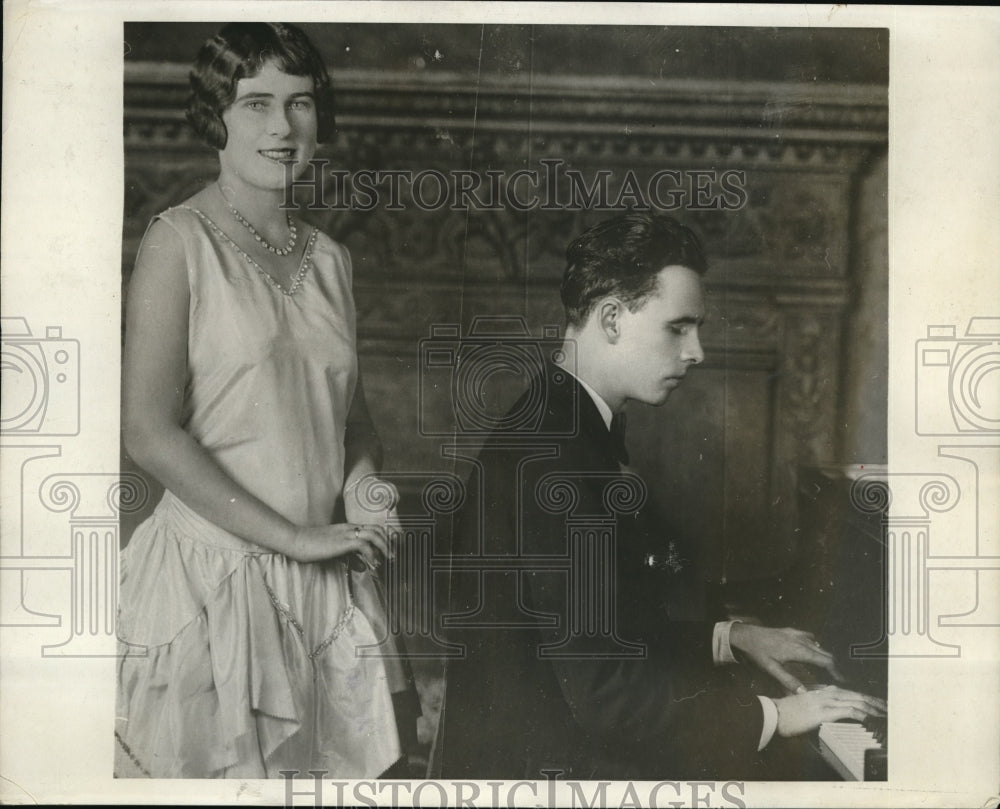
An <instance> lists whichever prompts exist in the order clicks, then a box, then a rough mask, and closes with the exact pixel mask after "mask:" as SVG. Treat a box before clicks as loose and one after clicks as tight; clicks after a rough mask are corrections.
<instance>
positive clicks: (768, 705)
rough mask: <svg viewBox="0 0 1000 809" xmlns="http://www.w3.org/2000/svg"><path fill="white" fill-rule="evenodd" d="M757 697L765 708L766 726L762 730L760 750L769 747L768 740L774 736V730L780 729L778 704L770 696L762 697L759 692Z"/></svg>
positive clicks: (758, 748)
mask: <svg viewBox="0 0 1000 809" xmlns="http://www.w3.org/2000/svg"><path fill="white" fill-rule="evenodd" d="M757 699H759V700H760V707H761V708H763V709H764V727H762V728H761V730H760V744H759V745H758V747H757V750H758V751H760V750H763V749H764V748H765V747H767V745H768V742H770V741H771V739H772V738H774V732H775V731H776V730H777V729H778V706H777V705H775V704H774V700H773V699H771V698H770V697H762V696H760V695H759V694H758V695H757Z"/></svg>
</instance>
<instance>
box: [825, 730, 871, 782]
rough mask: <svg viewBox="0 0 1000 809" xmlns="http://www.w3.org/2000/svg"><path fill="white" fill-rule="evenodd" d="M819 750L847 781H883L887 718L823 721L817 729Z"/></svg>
mask: <svg viewBox="0 0 1000 809" xmlns="http://www.w3.org/2000/svg"><path fill="white" fill-rule="evenodd" d="M819 751H820V754H821V755H822V756H823V758H824V759H825V760H826V761H827V763H829V764H830V766H831V767H833V768H834V769H835V770H836V771H837V772H838V773H839V774H840V776H841V777H842V778H843V779H844V780H846V781H884V780H886V778H887V767H886V720H885V719H884V718H883V719H870V720H868V721H867V722H866V723H865V724H864V725H862V724H860V723H858V722H824V723H823V724H822V725H820V728H819Z"/></svg>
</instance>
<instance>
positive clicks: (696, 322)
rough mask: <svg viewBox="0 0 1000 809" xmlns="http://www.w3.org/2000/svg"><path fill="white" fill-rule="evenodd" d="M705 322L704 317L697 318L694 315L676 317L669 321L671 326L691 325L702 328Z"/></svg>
mask: <svg viewBox="0 0 1000 809" xmlns="http://www.w3.org/2000/svg"><path fill="white" fill-rule="evenodd" d="M704 322H705V318H704V317H695V316H694V315H684V316H683V317H675V318H674V319H673V320H670V321H668V323H669V324H670V325H671V326H683V325H687V324H691V325H693V326H700V325H701V324H702V323H704Z"/></svg>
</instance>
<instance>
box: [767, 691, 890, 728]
mask: <svg viewBox="0 0 1000 809" xmlns="http://www.w3.org/2000/svg"><path fill="white" fill-rule="evenodd" d="M774 704H775V705H776V706H777V708H778V735H779V736H798V735H799V734H800V733H808V732H809V731H810V730H815V729H816V728H818V727H819V726H820V725H821V724H822V723H823V722H837V721H838V720H841V719H849V720H852V721H854V722H862V721H864V719H865V717H867V716H885V711H886V704H885V702H884V701H883V700H880V699H878V698H877V697H869V696H866V695H865V694H859V693H857V692H855V691H847V690H845V689H843V688H838V687H837V686H835V685H828V686H824V687H823V688H818V689H816V690H814V691H807V692H805V693H803V694H793V695H792V696H789V697H782V698H780V699H776V700H775V701H774Z"/></svg>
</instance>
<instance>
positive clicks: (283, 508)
mask: <svg viewBox="0 0 1000 809" xmlns="http://www.w3.org/2000/svg"><path fill="white" fill-rule="evenodd" d="M158 218H159V219H160V220H161V221H163V222H165V223H166V224H167V225H169V226H170V227H171V228H172V229H173V230H174V231H175V232H176V234H177V235H178V236H179V237H180V239H181V241H182V242H183V245H184V251H185V258H186V262H187V268H188V280H189V286H190V293H191V298H190V315H189V322H188V328H189V346H188V380H187V388H186V390H185V396H184V410H183V427H184V429H185V430H187V431H188V432H189V433H190V434H191V435H192V436H194V438H195V439H196V440H197V441H198V442H199V444H201V446H202V447H204V448H205V450H206V451H207V452H208V453H209V454H210V455H211V456H212V457H213V458H214V459H215V461H216V462H217V463H218V464H219V465H220V466H221V467H222V468H223V469H224V470H225V471H226V472H227V473H228V474H229V475H230V476H232V478H233V479H234V480H235V481H236V482H237V483H239V484H240V485H241V486H243V487H244V488H245V489H246V490H247V491H249V492H250V493H252V494H254V495H255V496H257V497H258V498H260V499H261V500H262V501H263V502H265V503H267V504H268V505H270V506H271V507H272V508H273V509H274V510H275V511H277V512H278V513H280V514H282V515H283V516H285V517H286V518H288V519H289V520H291V521H292V522H293V523H295V524H298V525H306V524H311V525H322V524H328V523H330V522H331V518H332V515H333V514H334V508H335V506H336V504H337V501H338V498H339V497H340V493H341V488H342V484H343V467H344V429H345V424H346V419H347V412H348V408H349V407H350V404H351V400H352V397H353V395H354V388H355V383H356V380H357V359H356V353H355V312H354V305H353V299H352V295H351V264H350V256H349V254H348V252H347V250H346V249H345V248H344V247H342V246H341V245H339V244H337V243H336V242H334V241H332V240H331V239H329V238H328V237H327V236H325V235H324V234H322V233H320V232H319V231H317V230H313V231H312V232H311V235H310V236H309V239H308V243H307V246H306V251H305V255H304V258H303V261H302V264H301V266H300V269H299V273H298V275H297V276H296V281H295V283H294V284H293V286H292V287H290V290H292V292H291V294H285V293H284V292H283V291H282V290H281V289H280V288H278V287H276V286H275V285H274V283H273V281H271V280H270V279H269V278H267V277H265V276H263V275H262V273H261V271H259V270H258V269H256V268H255V267H254V266H253V265H252V264H250V262H248V261H247V260H246V256H245V254H244V253H242V251H241V250H240V249H239V248H238V247H237V246H236V245H235V243H233V242H232V241H231V240H229V239H228V237H226V236H225V235H224V234H223V233H222V231H221V230H219V228H218V227H217V226H216V225H215V223H214V222H212V221H211V220H210V219H208V217H206V216H205V215H204V214H202V213H201V212H200V211H198V210H196V209H193V208H187V207H179V208H172V209H170V210H168V211H166V212H164V213H163V214H160V216H159V217H158ZM351 578H352V574H351V573H350V570H349V567H348V565H347V563H346V562H345V561H342V560H337V559H335V560H330V561H326V562H321V563H309V564H303V563H299V562H295V561H293V560H291V559H288V558H287V557H285V556H283V555H282V554H279V553H275V552H273V551H270V550H268V549H266V548H263V547H261V546H259V545H255V544H253V543H251V542H248V541H246V540H243V539H241V538H239V537H237V536H235V535H233V534H231V533H229V532H227V531H224V530H223V529H221V528H219V527H218V526H216V525H214V524H213V523H211V522H209V521H208V520H206V519H205V518H203V517H201V516H199V515H198V514H196V513H195V512H194V511H193V510H192V509H190V508H188V507H187V506H186V505H185V504H184V503H182V502H181V501H180V500H179V499H178V498H177V497H175V496H174V495H173V494H171V493H170V492H169V491H167V492H166V493H165V494H164V496H163V499H162V500H161V501H160V502H159V504H158V505H157V507H156V510H155V511H154V513H153V514H152V516H151V517H150V518H149V519H148V520H146V521H145V522H144V523H142V524H141V525H140V526H139V527H138V528H137V529H136V531H135V533H134V535H133V537H132V539H131V541H130V542H129V544H128V545H127V547H126V548H125V550H124V551H123V553H122V574H121V592H120V606H119V618H118V637H119V649H120V657H119V659H118V694H117V710H116V731H115V736H116V742H117V743H116V755H115V773H116V775H117V776H119V777H122V776H124V777H132V776H135V777H141V776H149V777H154V778H171V777H176V778H207V777H226V778H272V777H273V778H277V777H282V776H281V775H280V773H279V771H281V770H297V771H299V772H300V773H301V774H302V776H303V777H311V776H309V775H308V774H307V773H306V771H307V770H310V769H312V770H325V771H326V772H327V773H329V775H330V777H344V778H360V777H372V776H376V775H378V774H380V773H381V772H383V771H384V770H385V769H387V768H388V767H389V766H390V765H391V764H393V762H395V761H396V760H397V759H398V758H399V757H400V755H401V750H400V742H399V736H398V732H397V728H396V721H395V716H394V713H393V703H392V697H391V693H390V683H389V681H388V678H387V674H386V668H385V666H384V664H383V661H382V659H380V658H379V657H377V656H364V655H359V654H356V650H357V649H358V648H359V647H363V646H371V647H374V646H376V645H377V644H378V643H379V641H380V640H381V638H380V637H379V635H380V634H381V632H380V630H381V628H382V627H383V626H384V615H376V614H373V613H374V612H377V610H378V607H377V606H376V605H374V604H373V603H372V600H371V599H368V598H363V597H362V598H359V599H358V602H357V603H355V599H354V598H353V597H352V587H351ZM366 611H367V612H368V613H369V614H368V615H366V614H365V612H366Z"/></svg>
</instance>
